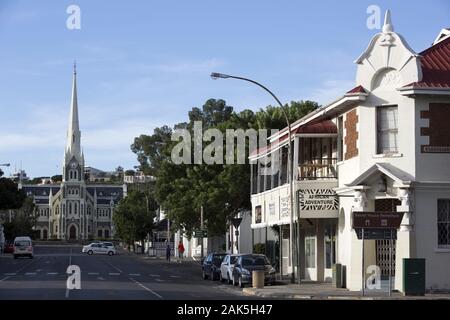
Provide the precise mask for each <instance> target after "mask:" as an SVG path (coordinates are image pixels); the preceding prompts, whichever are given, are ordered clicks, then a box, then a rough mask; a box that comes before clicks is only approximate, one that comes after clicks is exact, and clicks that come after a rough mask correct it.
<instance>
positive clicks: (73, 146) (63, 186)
mask: <svg viewBox="0 0 450 320" xmlns="http://www.w3.org/2000/svg"><path fill="white" fill-rule="evenodd" d="M84 163H85V162H84V154H83V151H82V149H81V132H80V129H79V122H78V102H77V87H76V71H75V70H74V74H73V86H72V104H71V110H70V118H69V128H68V131H67V141H66V149H65V153H64V161H63V166H62V168H63V171H62V182H61V183H60V184H41V185H29V184H28V185H26V184H25V185H23V187H22V189H23V190H24V191H25V192H26V194H27V195H29V196H33V197H34V201H35V203H36V206H37V210H38V213H39V214H38V220H37V224H36V230H37V231H38V234H39V235H40V238H41V239H50V238H54V239H74V240H75V239H89V238H94V237H100V238H111V237H113V236H114V226H113V223H112V219H113V215H114V209H115V207H116V205H117V203H118V202H119V200H120V199H122V198H123V197H124V196H125V195H126V185H117V184H116V185H106V184H86V182H87V181H86V179H85V167H84ZM88 169H89V171H88V172H89V173H90V174H91V176H95V174H93V173H94V170H97V169H94V168H88ZM93 169H94V170H93ZM97 171H100V170H97ZM97 171H95V173H97ZM103 181H106V180H102V182H103Z"/></svg>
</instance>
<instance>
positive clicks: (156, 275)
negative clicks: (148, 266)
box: [150, 274, 161, 277]
mask: <svg viewBox="0 0 450 320" xmlns="http://www.w3.org/2000/svg"><path fill="white" fill-rule="evenodd" d="M150 277H161V276H160V275H159V274H151V275H150Z"/></svg>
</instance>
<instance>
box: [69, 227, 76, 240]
mask: <svg viewBox="0 0 450 320" xmlns="http://www.w3.org/2000/svg"><path fill="white" fill-rule="evenodd" d="M76 238H77V229H76V228H75V226H71V227H70V228H69V239H76Z"/></svg>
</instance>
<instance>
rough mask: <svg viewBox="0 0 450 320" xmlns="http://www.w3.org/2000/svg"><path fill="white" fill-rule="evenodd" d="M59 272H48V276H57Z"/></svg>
mask: <svg viewBox="0 0 450 320" xmlns="http://www.w3.org/2000/svg"><path fill="white" fill-rule="evenodd" d="M57 274H58V272H47V275H48V276H56V275H57Z"/></svg>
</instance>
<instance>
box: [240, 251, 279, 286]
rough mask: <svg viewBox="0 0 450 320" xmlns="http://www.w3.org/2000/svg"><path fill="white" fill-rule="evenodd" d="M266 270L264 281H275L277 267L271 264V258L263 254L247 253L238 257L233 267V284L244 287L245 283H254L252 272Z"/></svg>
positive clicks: (271, 282)
mask: <svg viewBox="0 0 450 320" xmlns="http://www.w3.org/2000/svg"><path fill="white" fill-rule="evenodd" d="M256 270H263V271H264V283H265V284H269V283H270V284H273V283H274V282H275V272H276V271H275V268H273V267H272V266H271V265H270V262H269V259H267V257H266V256H265V255H263V254H246V255H241V256H239V257H238V259H237V261H236V263H235V265H234V268H233V285H239V287H241V288H243V287H244V285H245V284H251V283H252V272H253V271H256Z"/></svg>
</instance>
